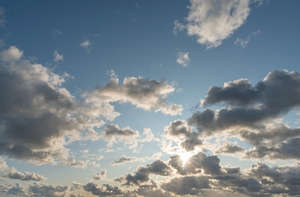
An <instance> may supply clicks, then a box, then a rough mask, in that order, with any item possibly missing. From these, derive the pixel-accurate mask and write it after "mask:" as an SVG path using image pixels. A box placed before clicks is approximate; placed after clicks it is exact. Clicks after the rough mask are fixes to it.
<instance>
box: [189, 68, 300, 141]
mask: <svg viewBox="0 0 300 197" xmlns="http://www.w3.org/2000/svg"><path fill="white" fill-rule="evenodd" d="M299 86H300V74H299V73H297V72H289V71H286V70H275V71H272V72H270V73H268V74H267V76H266V77H265V78H264V80H262V81H259V82H258V83H257V84H256V85H255V86H254V87H252V86H251V84H250V82H248V80H246V79H242V80H236V81H233V82H228V83H225V85H224V87H215V86H214V87H212V88H210V90H209V91H208V93H207V95H206V97H205V99H204V100H203V101H202V104H203V106H209V105H212V104H216V103H221V102H223V103H225V104H227V105H229V106H230V107H228V108H222V109H220V110H215V111H213V110H210V109H207V110H205V111H203V112H196V113H195V114H193V116H192V117H191V118H190V119H189V124H191V125H194V126H196V127H197V128H198V131H199V132H200V133H203V134H206V135H211V134H212V133H213V131H217V130H225V129H229V128H233V127H236V128H237V127H239V128H241V127H244V128H247V127H248V128H249V127H250V128H252V129H258V128H262V126H263V125H264V124H266V123H268V122H269V121H271V120H272V119H274V118H278V117H279V116H280V115H283V114H286V113H287V112H288V111H290V110H292V109H294V108H296V107H298V106H299V105H300V101H299V99H298V98H300V93H299Z"/></svg>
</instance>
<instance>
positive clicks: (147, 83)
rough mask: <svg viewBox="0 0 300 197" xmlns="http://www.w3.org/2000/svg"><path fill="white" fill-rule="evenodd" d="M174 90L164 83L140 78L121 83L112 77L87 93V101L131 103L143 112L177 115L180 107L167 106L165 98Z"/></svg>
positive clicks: (129, 78)
mask: <svg viewBox="0 0 300 197" xmlns="http://www.w3.org/2000/svg"><path fill="white" fill-rule="evenodd" d="M174 90H175V88H174V87H172V86H171V85H169V84H168V83H167V82H165V81H156V80H147V79H144V78H142V77H126V78H125V79H124V80H123V83H119V79H118V78H117V77H116V76H115V75H113V76H112V78H111V81H110V82H109V83H108V84H107V85H105V86H104V87H99V88H97V89H95V90H94V91H93V92H91V93H88V94H87V95H86V96H87V99H88V100H90V101H94V102H96V101H97V100H101V101H105V102H106V103H114V102H120V103H131V104H133V105H135V106H136V107H138V108H141V109H144V110H147V111H149V110H154V111H160V112H162V113H164V114H168V115H179V114H181V111H182V106H181V105H176V104H167V103H166V97H167V96H168V94H170V93H172V92H174Z"/></svg>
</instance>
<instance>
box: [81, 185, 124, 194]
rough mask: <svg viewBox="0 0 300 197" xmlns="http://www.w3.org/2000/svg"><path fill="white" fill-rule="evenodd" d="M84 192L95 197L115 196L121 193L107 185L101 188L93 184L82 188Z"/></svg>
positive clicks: (116, 188)
mask: <svg viewBox="0 0 300 197" xmlns="http://www.w3.org/2000/svg"><path fill="white" fill-rule="evenodd" d="M83 188H84V190H85V191H87V192H90V193H92V194H93V195H95V196H101V197H102V196H103V197H105V196H116V195H121V194H122V191H121V190H120V189H119V188H118V187H116V186H111V185H108V184H104V185H102V186H99V185H96V184H95V183H88V184H86V185H84V186H83Z"/></svg>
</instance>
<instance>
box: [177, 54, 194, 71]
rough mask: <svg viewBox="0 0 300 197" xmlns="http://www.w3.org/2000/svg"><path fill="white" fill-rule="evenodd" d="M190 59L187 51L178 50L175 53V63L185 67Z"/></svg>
mask: <svg viewBox="0 0 300 197" xmlns="http://www.w3.org/2000/svg"><path fill="white" fill-rule="evenodd" d="M190 61H191V59H190V56H189V52H178V53H177V60H176V62H177V64H180V65H182V66H183V67H187V66H188V65H189V63H190Z"/></svg>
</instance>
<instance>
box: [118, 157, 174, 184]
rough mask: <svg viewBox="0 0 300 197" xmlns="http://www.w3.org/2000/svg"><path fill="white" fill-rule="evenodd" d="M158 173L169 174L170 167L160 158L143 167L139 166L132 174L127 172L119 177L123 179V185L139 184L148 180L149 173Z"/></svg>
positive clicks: (161, 174)
mask: <svg viewBox="0 0 300 197" xmlns="http://www.w3.org/2000/svg"><path fill="white" fill-rule="evenodd" d="M152 174H153V175H160V176H168V175H170V174H171V168H170V167H169V166H168V165H167V164H165V163H164V162H163V161H161V160H156V161H154V162H153V163H151V164H148V165H147V166H145V167H140V168H138V170H137V171H136V172H135V173H134V174H133V175H132V174H128V175H127V176H125V177H123V178H121V180H124V181H125V185H140V184H141V183H145V182H148V181H149V176H150V175H152Z"/></svg>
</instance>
